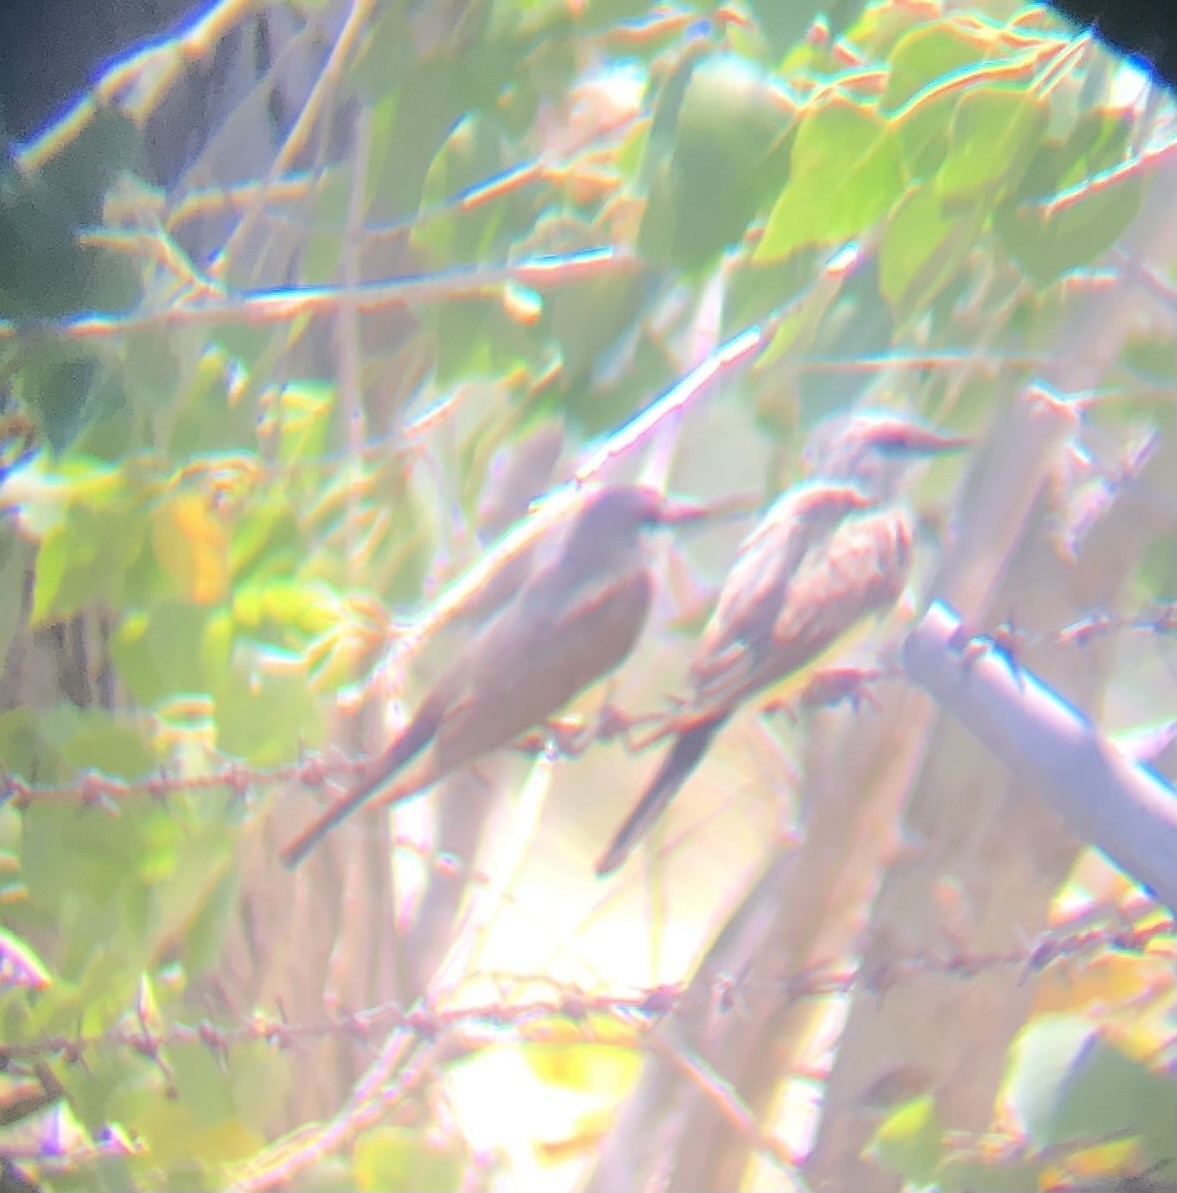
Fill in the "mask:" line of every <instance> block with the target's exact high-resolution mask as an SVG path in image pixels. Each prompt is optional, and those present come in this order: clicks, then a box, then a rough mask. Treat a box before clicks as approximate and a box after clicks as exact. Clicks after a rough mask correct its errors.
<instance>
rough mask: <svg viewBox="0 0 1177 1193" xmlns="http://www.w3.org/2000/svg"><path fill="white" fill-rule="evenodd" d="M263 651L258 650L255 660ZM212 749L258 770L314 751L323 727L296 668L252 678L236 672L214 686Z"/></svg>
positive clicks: (302, 673) (257, 673)
mask: <svg viewBox="0 0 1177 1193" xmlns="http://www.w3.org/2000/svg"><path fill="white" fill-rule="evenodd" d="M265 653H266V652H264V651H259V652H258V654H259V656H264V654H265ZM213 695H214V697H215V699H216V719H217V748H218V749H220V750H221V751H222V752H223V753H225V754H229V755H232V756H234V757H237V758H242V759H245V760H246V761H248V762H251V763H253V764H254V765H257V766H274V765H277V764H278V763H280V762H286V761H289V759H291V758H295V757H297V755H298V751H299V749H300V748H302V747H304V746H311V747H315V746H317V745H318V744H319V743H320V741H321V740H322V731H323V726H322V723H321V721H320V719H319V710H318V708H317V707H316V705H315V702H314V699H313V698H312V696H311V692H310V683H309V680H308V677H307V675H306V673H305V671H304V670H303V669H302V668H301V667H290V666H287V667H286V669H285V670H283V671H269V670H262V669H261V666H258V667H255V668H254V669H253V671H252V673H243V669H242V668H235V669H234V670H233V671H231V672H229V673H228V674H226V675H225V676H224V678H223V679H222V680H221V681H220V682H219V683H218V684H216V685H215V687H214V691H213Z"/></svg>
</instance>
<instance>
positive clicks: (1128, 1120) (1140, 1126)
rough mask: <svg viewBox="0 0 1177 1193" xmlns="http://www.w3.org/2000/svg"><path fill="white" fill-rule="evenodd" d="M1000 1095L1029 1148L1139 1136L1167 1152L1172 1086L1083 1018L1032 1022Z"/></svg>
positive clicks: (1173, 1110) (1174, 1108)
mask: <svg viewBox="0 0 1177 1193" xmlns="http://www.w3.org/2000/svg"><path fill="white" fill-rule="evenodd" d="M1006 1092H1007V1096H1008V1098H1009V1100H1010V1103H1011V1105H1012V1107H1013V1109H1014V1110H1015V1112H1016V1113H1017V1114H1018V1116H1019V1118H1020V1119H1021V1121H1022V1123H1023V1125H1024V1127H1025V1130H1026V1134H1027V1136H1028V1137H1029V1139H1030V1140H1031V1142H1032V1143H1033V1144H1034V1146H1035V1147H1037V1148H1050V1147H1056V1146H1059V1145H1063V1144H1067V1143H1071V1142H1076V1143H1077V1142H1081V1141H1087V1140H1091V1139H1099V1138H1104V1137H1109V1136H1111V1137H1115V1136H1134V1135H1138V1134H1140V1133H1141V1131H1142V1130H1147V1131H1148V1134H1149V1142H1150V1143H1151V1144H1152V1146H1154V1147H1155V1146H1157V1145H1158V1144H1159V1145H1160V1147H1161V1148H1162V1149H1163V1148H1164V1147H1165V1146H1168V1147H1169V1148H1170V1150H1171V1146H1172V1123H1173V1120H1174V1116H1177V1097H1175V1092H1174V1085H1173V1082H1172V1080H1171V1079H1169V1078H1167V1077H1165V1076H1164V1075H1163V1074H1161V1073H1158V1072H1154V1071H1153V1070H1152V1069H1150V1068H1149V1067H1148V1066H1147V1065H1146V1064H1144V1063H1142V1062H1140V1061H1137V1060H1135V1059H1133V1058H1132V1057H1130V1056H1129V1055H1127V1053H1125V1052H1124V1051H1123V1050H1122V1049H1121V1048H1120V1047H1118V1046H1117V1044H1116V1043H1115V1041H1114V1040H1113V1039H1112V1038H1111V1037H1110V1035H1109V1034H1108V1033H1106V1032H1105V1031H1103V1030H1101V1029H1100V1027H1099V1026H1098V1025H1096V1024H1094V1023H1091V1022H1090V1021H1089V1020H1087V1019H1083V1018H1080V1017H1078V1016H1070V1015H1047V1016H1043V1017H1041V1018H1039V1019H1036V1020H1034V1021H1032V1022H1031V1023H1030V1025H1029V1026H1028V1027H1027V1028H1025V1029H1024V1030H1023V1031H1022V1033H1021V1035H1020V1036H1019V1037H1018V1039H1017V1041H1016V1042H1015V1044H1014V1050H1013V1063H1012V1067H1011V1070H1010V1073H1009V1075H1008V1077H1007V1091H1006ZM1162 1123H1163V1124H1167V1126H1161V1124H1162ZM1151 1124H1155V1125H1156V1127H1160V1131H1159V1134H1158V1133H1157V1131H1156V1129H1155V1127H1153V1128H1152V1129H1150V1125H1151ZM1166 1131H1167V1137H1166V1134H1165V1133H1166ZM1166 1138H1167V1143H1166V1142H1165V1141H1166ZM1152 1158H1154V1159H1161V1158H1163V1154H1157V1153H1155V1152H1154V1154H1153V1156H1152Z"/></svg>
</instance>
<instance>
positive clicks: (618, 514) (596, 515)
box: [565, 485, 708, 553]
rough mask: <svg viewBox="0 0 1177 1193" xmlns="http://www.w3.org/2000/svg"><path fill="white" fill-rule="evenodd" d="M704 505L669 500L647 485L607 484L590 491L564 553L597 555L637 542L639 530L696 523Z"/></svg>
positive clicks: (706, 511) (702, 512) (578, 512)
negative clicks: (574, 552)
mask: <svg viewBox="0 0 1177 1193" xmlns="http://www.w3.org/2000/svg"><path fill="white" fill-rule="evenodd" d="M707 514H708V510H707V507H706V506H702V505H699V504H698V503H696V502H693V501H682V500H679V499H677V498H673V497H668V496H667V495H666V494H665V493H662V492H660V491H659V490H657V489H655V488H653V487H652V486H649V485H609V486H604V487H602V488H600V489H596V490H593V491H591V492H590V493H589V494H588V495H587V496H586V497H585V499H584V504H583V505H582V506H581V507H580V509H579V510H578V511H577V514H576V518H575V521H574V523H573V525H572V529H571V531H570V532H569V537H568V543H567V547H566V548H565V549H566V550H571V551H577V552H584V551H591V552H593V553H598V552H600V551H601V550H602V549H604V550H612V549H615V548H616V549H624V548H626V547H634V546H636V545H637V543H638V537H639V534H640V532H641V531H643V530H648V529H652V528H654V527H657V526H669V525H674V524H678V523H684V522H697V521H699V520H701V519H703V518H705V517H707Z"/></svg>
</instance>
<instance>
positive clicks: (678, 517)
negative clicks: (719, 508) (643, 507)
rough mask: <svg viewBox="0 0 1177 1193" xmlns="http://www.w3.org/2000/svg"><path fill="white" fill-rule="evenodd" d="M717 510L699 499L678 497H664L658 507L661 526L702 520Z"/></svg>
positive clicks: (711, 515)
mask: <svg viewBox="0 0 1177 1193" xmlns="http://www.w3.org/2000/svg"><path fill="white" fill-rule="evenodd" d="M714 514H715V510H714V509H713V508H712V507H711V506H709V505H702V504H700V503H699V502H698V501H684V500H680V499H679V498H676V497H663V498H662V502H661V505H660V506H659V509H658V524H659V525H660V526H675V525H679V524H681V523H684V522H702V521H703V520H704V519H706V518H710V517H713V516H714Z"/></svg>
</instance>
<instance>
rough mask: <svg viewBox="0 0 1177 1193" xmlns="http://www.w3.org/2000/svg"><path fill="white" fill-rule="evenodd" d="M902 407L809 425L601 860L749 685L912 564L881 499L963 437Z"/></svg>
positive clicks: (756, 685)
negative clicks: (804, 476)
mask: <svg viewBox="0 0 1177 1193" xmlns="http://www.w3.org/2000/svg"><path fill="white" fill-rule="evenodd" d="M966 442H967V441H965V440H960V439H953V438H949V437H946V436H943V435H939V434H938V433H936V432H935V431H932V430H930V429H928V428H927V427H924V426H922V425H920V424H918V423H915V422H913V421H911V420H910V419H904V418H901V417H900V416H898V415H894V414H883V413H870V414H858V415H851V416H838V417H837V418H834V419H831V420H829V421H828V422H826V423H824V424H822V425H821V426H819V427H818V428H817V429H816V430H815V432H814V434H813V436H812V437H811V440H810V443H809V446H808V449H807V451H806V461H807V463H808V465H809V467H810V469H811V470H812V471H813V472H814V474H815V475H814V476H813V478H812V479H810V480H807V481H803V482H801V483H800V484H797V485H794V486H793V487H792V488H790V489H788V490H786V491H785V492H784V493H783V494H782V495H781V496H780V497H779V498H778V499H777V501H776V502H775V503H774V504H773V506H772V507H771V508H770V510H769V511H768V513H767V515H766V516H765V517H764V519H763V521H762V522H761V523H760V525H758V526H757V527H756V529H755V530H754V531H753V532H752V533H751V534H750V535H749V536H748V537H747V539H745V540H744V542H743V544H742V545H741V547H740V551H739V555H738V557H737V559H736V563H735V566H734V567H733V568H732V570H731V573H730V574H729V576H728V578H727V580H726V581H725V582H724V586H723V590H722V591H721V593H720V596H719V600H718V603H717V604H716V607H715V611H714V613H713V614H712V616H711V619H710V621H709V622H708V624H707V626H706V628H705V629H704V631H703V637H702V641H701V642H700V644H699V648H698V651H697V653H696V657H695V662H694V665H693V666H692V668H691V685H692V689H693V690H692V694H691V698H690V700H689V701H688V702H687V706H686V711H685V712H684V713H683V714H682V715H683V716H684V717H685V718H689V719H690V720H691V721H693V723H692V724H690V725H689V727H688V728H686V729H685V730H684V731H683V732H681V733H679V735H678V737H677V738H676V739H675V742H674V745H673V746H671V748H670V750H669V751H668V752H667V754H666V755H665V757H664V758H663V760H662V763H661V765H660V766H659V768H658V770H657V771H656V773H655V775H654V777H653V779H652V780H651V782H650V784H649V786H648V787H647V788H646V790H645V792H644V793H643V795H642V796H641V798H640V799H639V800H638V802H637V804H636V805H635V806H634V809H633V811H632V812H631V813H630V814H629V816H628V817H627V818H626V820H625V822H624V823H623V824H622V825H621V827H620V828H619V829H618V831H617V833H616V835H615V836H614V838H613V840H612V841H611V842H610V844H609V846H608V848H606V850H605V852H604V853H603V854H602V855H601V857H600V859H599V860H598V862H597V866H596V871H597V874H598V875H601V876H604V875H608V874H611V873H612V872H613V871H615V870H617V869H618V868H619V867H620V866H621V865H622V864H623V863H624V862H625V860H626V859H627V858H628V857H629V855H630V853H632V852H633V849H634V847H635V846H636V845H637V844H638V843H639V842H640V841H641V840H642V838H643V837H644V836H645V835H646V833H647V832H648V831H649V829H650V827H651V825H652V824H653V823H654V822H655V821H656V820H657V819H658V817H659V816H661V815H662V813H663V811H664V810H665V808H666V806H667V805H668V804H669V803H670V801H671V800H672V799H673V798H674V796H675V795H676V794H677V793H678V791H679V789H680V788H681V787H682V785H683V783H684V782H685V781H686V780H687V778H688V777H689V775H690V774H691V772H692V771H693V770H694V768H695V766H696V765H697V764H698V762H699V760H700V759H701V758H702V756H703V754H704V753H705V751H706V750H707V747H708V746H709V745H710V743H711V740H712V739H713V738H714V737H715V735H716V733H718V732H719V730H720V729H721V728H722V727H723V725H724V724H725V722H726V721H727V720H728V718H729V717H731V716H732V714H733V713H734V712H735V711H736V710H737V709H738V708H739V706H740V705H741V704H742V703H743V702H744V701H745V700H746V699H748V698H749V697H750V696H752V695H755V694H756V693H757V692H760V691H762V690H764V689H765V688H768V687H771V686H774V685H776V684H778V683H780V682H781V681H782V680H785V679H786V678H787V677H790V676H793V675H795V674H797V673H800V672H803V671H805V670H806V669H807V668H809V667H810V666H811V665H812V664H814V663H815V662H816V661H818V660H819V659H820V658H821V657H822V656H824V655H826V654H827V653H829V652H831V651H832V649H833V648H835V647H837V646H838V645H840V644H841V643H842V641H843V639H844V638H845V636H846V635H847V634H848V633H849V631H850V630H852V629H853V628H854V627H855V626H856V625H857V624H858V623H859V622H861V621H862V619H863V618H864V617H866V616H867V615H869V614H871V613H876V612H881V611H883V610H885V609H888V608H890V606H891V605H893V604H894V603H895V601H896V600H898V598H899V596H900V594H901V593H902V592H903V589H904V586H905V585H906V583H907V578H908V575H909V574H910V571H911V560H912V540H913V537H914V530H913V527H912V522H911V517H910V515H909V514H908V512H907V511H906V510H905V509H903V508H902V507H900V506H897V505H893V504H886V503H888V502H889V501H890V500H891V498H893V497H894V495H895V493H896V492H897V491H898V488H899V485H900V482H901V481H902V479H903V475H904V473H905V472H906V471H907V470H908V469H909V468H910V466H911V464H912V463H913V461H916V460H919V459H922V458H924V457H927V456H929V455H932V454H934V453H937V452H943V451H947V450H951V449H954V448H959V447H962V446H964V444H965V443H966Z"/></svg>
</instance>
